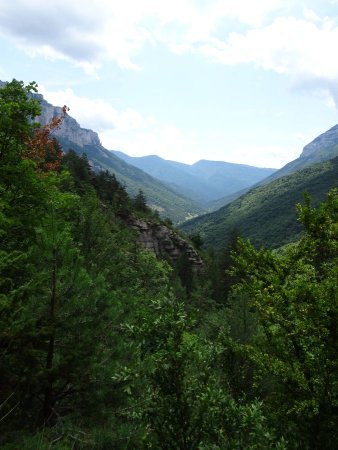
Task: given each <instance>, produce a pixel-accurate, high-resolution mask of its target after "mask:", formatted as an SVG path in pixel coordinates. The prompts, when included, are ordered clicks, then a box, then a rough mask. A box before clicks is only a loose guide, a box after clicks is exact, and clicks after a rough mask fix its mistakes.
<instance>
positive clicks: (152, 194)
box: [35, 94, 205, 223]
mask: <svg viewBox="0 0 338 450" xmlns="http://www.w3.org/2000/svg"><path fill="white" fill-rule="evenodd" d="M35 97H36V98H37V99H38V100H39V101H40V104H41V116H40V117H39V118H38V121H39V122H40V123H41V124H42V125H44V124H46V123H48V122H50V120H51V119H52V118H53V117H54V116H56V115H60V114H61V112H62V108H60V107H57V106H53V105H51V104H50V103H48V102H47V101H46V100H45V99H44V98H43V97H42V95H40V94H36V95H35ZM54 134H55V137H56V138H57V140H58V141H59V143H60V145H61V146H62V147H63V149H64V151H65V152H67V151H68V150H69V149H73V150H74V151H75V152H76V153H78V154H82V153H85V154H86V155H87V156H88V159H89V161H90V163H91V165H92V167H93V168H94V169H95V170H105V169H106V170H108V171H109V172H112V173H114V174H115V175H116V178H117V179H118V180H119V181H120V182H122V183H123V184H124V185H125V186H126V189H127V191H128V193H129V194H131V195H132V196H135V195H136V194H137V193H138V191H139V189H141V190H142V191H143V192H144V194H145V196H146V198H147V202H148V204H149V206H151V207H152V208H154V209H156V210H158V212H159V213H160V215H161V216H162V217H169V218H170V219H171V220H172V221H173V222H174V223H179V222H182V221H184V220H187V219H189V218H191V217H194V216H196V215H199V214H202V213H203V212H205V209H203V208H202V207H201V206H200V205H197V204H196V203H194V202H193V201H192V200H191V199H188V198H186V197H184V196H183V195H180V194H178V193H177V192H175V191H174V190H172V189H171V188H170V187H168V186H167V185H164V184H163V183H162V182H160V181H159V180H158V179H155V178H153V177H152V176H150V175H149V174H147V173H145V172H143V171H142V170H140V169H138V168H137V167H135V166H132V165H130V164H128V163H127V162H125V161H123V160H122V159H121V158H119V157H118V156H116V155H115V154H114V153H113V152H111V151H109V150H107V149H106V148H104V147H103V145H102V144H101V142H100V139H99V137H98V135H97V133H95V132H94V131H92V130H89V129H85V128H81V127H80V125H79V124H78V123H77V121H76V120H75V119H74V118H72V117H71V116H69V115H68V114H67V115H66V117H65V119H64V121H63V123H62V126H61V127H60V129H58V130H55V131H54Z"/></svg>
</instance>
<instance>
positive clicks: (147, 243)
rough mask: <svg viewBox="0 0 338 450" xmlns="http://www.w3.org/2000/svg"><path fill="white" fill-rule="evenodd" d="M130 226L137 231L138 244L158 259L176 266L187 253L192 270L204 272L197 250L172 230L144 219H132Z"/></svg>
mask: <svg viewBox="0 0 338 450" xmlns="http://www.w3.org/2000/svg"><path fill="white" fill-rule="evenodd" d="M129 225H130V227H131V228H133V229H134V230H136V231H137V233H138V235H139V237H138V242H139V243H140V244H141V245H142V246H144V247H145V248H147V249H148V250H150V251H152V252H154V253H155V254H156V256H157V257H159V258H164V259H168V260H169V261H170V262H171V263H172V264H174V265H175V264H176V262H177V261H178V259H179V258H180V256H182V255H183V254H184V253H185V254H186V256H187V257H188V259H189V261H190V263H191V266H192V269H193V270H194V271H195V272H201V271H203V268H204V266H203V262H202V260H201V258H200V257H199V255H198V253H197V252H196V250H195V249H194V248H193V247H192V246H191V245H190V244H189V243H188V242H187V241H185V240H184V239H183V238H182V237H181V236H179V235H178V234H177V233H175V232H174V231H173V230H171V229H170V228H168V227H166V226H165V225H162V224H158V223H154V222H151V221H149V220H144V219H130V220H129Z"/></svg>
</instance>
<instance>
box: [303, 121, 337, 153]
mask: <svg viewBox="0 0 338 450" xmlns="http://www.w3.org/2000/svg"><path fill="white" fill-rule="evenodd" d="M337 144H338V125H335V126H334V127H332V128H330V129H329V130H328V131H326V132H325V133H323V134H321V135H320V136H318V137H316V139H314V140H313V141H312V142H310V143H309V144H307V145H306V146H305V147H304V149H303V151H302V154H301V155H300V158H307V157H308V156H310V155H312V154H313V153H315V152H316V151H318V150H321V149H323V148H328V147H332V146H334V145H337Z"/></svg>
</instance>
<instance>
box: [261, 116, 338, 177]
mask: <svg viewBox="0 0 338 450" xmlns="http://www.w3.org/2000/svg"><path fill="white" fill-rule="evenodd" d="M336 156H338V125H335V126H334V127H332V128H330V129H329V130H328V131H325V133H322V134H321V135H319V136H318V137H316V138H315V139H314V140H313V141H312V142H310V143H309V144H307V145H306V146H305V147H304V148H303V151H302V153H301V155H300V156H299V158H297V159H295V160H294V161H291V162H289V163H288V164H286V165H285V166H284V167H282V168H281V169H280V170H277V171H276V172H275V173H273V174H271V175H270V176H269V177H267V178H266V179H265V180H263V181H262V182H261V183H262V184H263V183H264V184H266V183H269V182H270V181H272V180H275V179H277V178H279V177H282V176H284V175H288V174H290V173H294V172H296V171H297V170H301V169H304V168H305V167H309V166H311V165H312V164H316V163H320V162H324V161H328V160H330V159H332V158H334V157H336Z"/></svg>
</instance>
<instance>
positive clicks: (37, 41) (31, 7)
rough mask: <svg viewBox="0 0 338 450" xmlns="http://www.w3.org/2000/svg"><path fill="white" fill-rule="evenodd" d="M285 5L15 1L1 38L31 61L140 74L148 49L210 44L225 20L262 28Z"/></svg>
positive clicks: (266, 1) (8, 5) (6, 6)
mask: <svg viewBox="0 0 338 450" xmlns="http://www.w3.org/2000/svg"><path fill="white" fill-rule="evenodd" d="M281 3H282V1H281V0H256V1H255V2H248V1H247V0H210V1H208V2H206V3H205V4H204V5H201V4H200V3H199V2H198V1H197V0H195V1H194V0H171V1H170V2H160V1H158V0H138V1H136V0H124V1H123V2H121V1H120V0H97V1H96V2H95V3H94V2H92V0H81V1H80V0H72V1H71V2H69V1H68V0H49V1H48V2H46V1H44V0H12V1H10V2H3V4H2V5H1V11H0V34H2V35H3V36H6V37H9V38H11V39H13V40H14V41H15V42H16V43H17V44H18V45H19V46H21V47H22V48H24V49H25V50H26V51H27V52H29V54H30V55H34V56H44V57H46V58H49V59H64V60H68V61H72V62H73V63H76V64H77V65H81V66H83V67H84V68H85V69H86V70H92V71H93V70H95V69H97V68H99V67H100V65H101V64H102V63H103V62H105V61H107V60H113V61H115V62H117V63H118V64H119V65H120V66H122V67H126V68H130V69H137V68H138V66H137V65H136V64H135V63H134V62H133V57H134V56H135V55H136V54H138V53H140V51H141V50H142V48H143V47H144V45H145V44H146V43H154V42H157V41H160V42H162V43H164V44H165V45H167V46H169V47H173V46H175V45H176V46H177V45H182V44H184V43H196V42H199V41H201V40H202V41H208V40H209V38H210V36H211V35H212V33H213V32H215V31H216V29H217V27H218V25H219V23H220V22H221V21H222V19H224V18H229V19H232V20H236V21H239V22H241V23H244V24H247V25H258V24H260V23H261V21H262V20H263V19H264V18H265V17H266V16H267V15H268V14H269V13H270V12H271V11H273V10H275V9H276V8H278V7H279V5H280V4H281Z"/></svg>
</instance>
